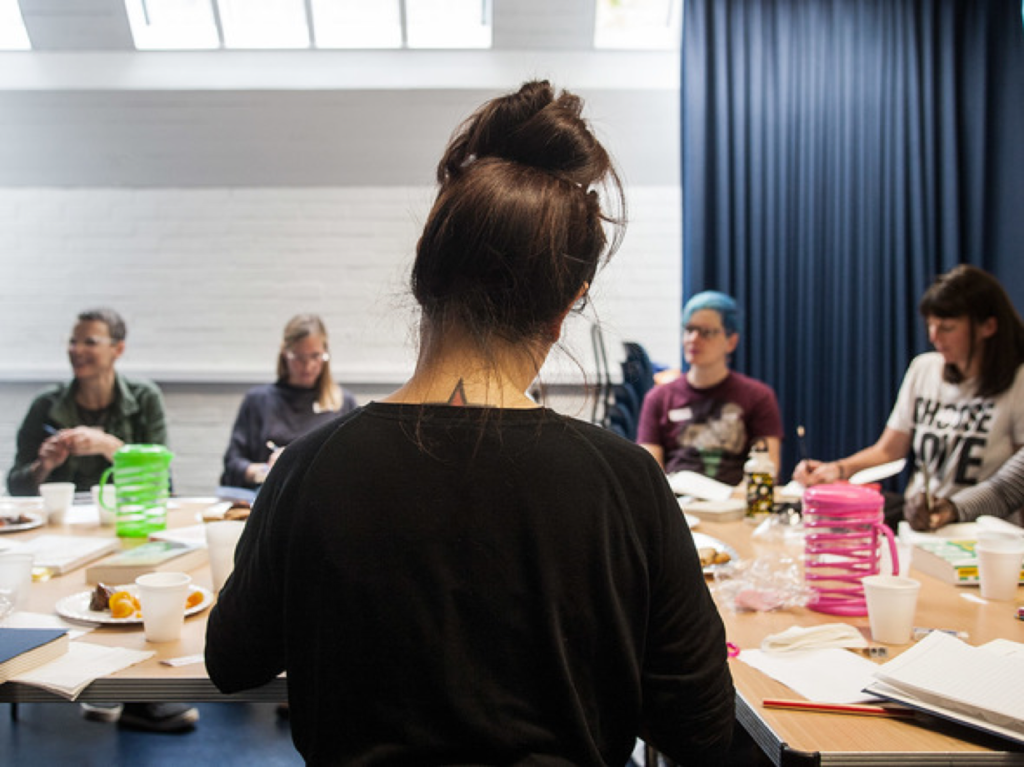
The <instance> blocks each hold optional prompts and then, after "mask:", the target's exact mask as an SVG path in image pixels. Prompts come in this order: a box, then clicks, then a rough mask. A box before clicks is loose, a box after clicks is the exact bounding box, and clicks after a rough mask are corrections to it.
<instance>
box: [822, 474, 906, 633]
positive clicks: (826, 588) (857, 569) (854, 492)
mask: <svg viewBox="0 0 1024 767" xmlns="http://www.w3.org/2000/svg"><path fill="white" fill-rule="evenodd" d="M803 503H804V509H803V522H804V530H805V542H806V546H805V549H804V552H805V555H806V560H805V562H804V579H805V580H806V581H807V585H808V586H809V587H810V588H811V590H812V592H813V594H814V595H813V596H812V597H811V601H810V602H809V603H808V605H807V606H808V607H809V608H811V609H812V610H816V611H818V612H820V613H830V614H832V615H867V613H868V609H867V605H866V603H865V602H864V586H863V585H862V584H861V578H863V577H865V576H867V575H875V574H877V573H878V560H879V556H878V555H879V550H878V546H879V542H880V536H881V535H884V536H885V537H886V538H887V539H888V541H889V552H890V554H891V555H892V562H893V575H898V574H899V557H898V556H897V554H896V541H895V539H894V538H893V534H892V530H890V529H889V527H888V525H886V524H885V522H884V521H883V519H884V517H883V516H882V507H883V506H884V505H885V499H884V498H882V494H881V493H879V492H878V491H876V490H872V489H871V488H867V487H861V486H859V485H850V484H846V483H837V484H832V485H816V486H814V487H811V488H808V490H807V491H806V492H805V493H804V502H803Z"/></svg>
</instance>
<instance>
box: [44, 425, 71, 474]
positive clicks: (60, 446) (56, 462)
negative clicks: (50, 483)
mask: <svg viewBox="0 0 1024 767" xmlns="http://www.w3.org/2000/svg"><path fill="white" fill-rule="evenodd" d="M62 434H63V432H60V433H58V434H54V435H53V436H52V437H48V438H46V439H45V440H43V443H42V444H41V445H40V446H39V453H38V454H37V455H36V462H37V463H38V464H39V470H40V471H41V472H42V473H43V474H44V475H49V474H50V472H51V471H53V470H54V469H56V468H57V467H58V466H63V465H64V462H65V461H66V460H67V459H68V456H69V455H71V449H70V447H69V446H68V445H67V444H66V443H65V441H64V439H63V437H62Z"/></svg>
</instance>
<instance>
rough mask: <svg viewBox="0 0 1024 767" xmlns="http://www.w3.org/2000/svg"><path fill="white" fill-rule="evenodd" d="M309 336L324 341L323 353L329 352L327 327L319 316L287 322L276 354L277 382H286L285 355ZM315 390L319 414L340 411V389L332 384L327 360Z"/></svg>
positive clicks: (311, 315)
mask: <svg viewBox="0 0 1024 767" xmlns="http://www.w3.org/2000/svg"><path fill="white" fill-rule="evenodd" d="M309 336H320V337H321V338H323V339H324V351H329V350H330V348H329V346H328V341H327V327H326V326H325V325H324V321H323V320H322V319H320V317H319V315H316V314H296V315H295V316H294V317H292V318H291V319H290V320H288V324H287V325H285V326H284V336H283V338H282V339H281V350H280V351H279V352H278V354H277V378H278V380H279V381H287V380H288V360H287V358H286V357H285V353H286V352H287V351H288V350H289V349H290V348H291V347H292V346H294V345H295V344H297V343H298V342H299V341H301V340H302V339H304V338H308V337H309ZM316 390H317V398H316V404H317V406H318V407H319V408H320V410H321V412H322V411H325V410H329V411H332V412H333V411H336V410H340V409H341V387H340V386H338V384H336V383H335V382H334V378H333V377H332V376H331V360H330V359H329V358H328V359H327V360H325V361H324V366H323V368H322V369H321V370H320V376H319V378H317V379H316Z"/></svg>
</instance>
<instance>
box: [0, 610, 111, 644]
mask: <svg viewBox="0 0 1024 767" xmlns="http://www.w3.org/2000/svg"><path fill="white" fill-rule="evenodd" d="M0 624H2V625H3V626H4V627H5V628H9V629H66V630H67V632H68V636H69V637H70V638H71V639H77V638H78V637H80V636H84V635H85V634H88V633H89V632H90V631H92V630H93V629H94V628H95V626H83V625H82V624H80V623H70V622H69V621H66V620H64V619H63V618H61V617H60V616H57V615H47V614H46V613H30V612H27V611H24V610H19V611H18V612H14V613H11V614H10V615H8V616H7V617H6V618H4V620H3V621H0Z"/></svg>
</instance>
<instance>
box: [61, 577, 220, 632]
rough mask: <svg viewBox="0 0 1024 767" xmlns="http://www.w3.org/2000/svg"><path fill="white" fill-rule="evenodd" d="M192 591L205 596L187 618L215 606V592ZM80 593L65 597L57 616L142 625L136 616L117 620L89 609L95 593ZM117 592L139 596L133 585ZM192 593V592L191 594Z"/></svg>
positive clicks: (103, 612) (187, 612) (119, 624)
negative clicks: (126, 592)
mask: <svg viewBox="0 0 1024 767" xmlns="http://www.w3.org/2000/svg"><path fill="white" fill-rule="evenodd" d="M191 589H192V591H199V592H201V593H202V595H203V601H202V602H200V603H199V604H197V605H195V606H194V607H190V608H188V609H187V610H185V617H188V616H189V615H195V614H196V613H201V612H202V611H203V610H205V609H206V608H207V607H209V606H210V605H212V604H213V592H212V591H210V590H209V589H204V588H203V587H202V586H192V587H191ZM94 590H95V589H93V590H90V591H80V592H78V593H77V594H72V595H71V596H67V597H64V598H63V599H61V600H60V601H58V602H57V606H56V610H57V615H59V616H60V617H61V618H67V619H68V620H73V621H85V622H86V623H102V624H103V625H106V626H131V625H134V624H141V623H142V618H136V617H135V616H134V615H133V616H131V617H129V618H115V617H113V616H112V615H111V614H110V613H109V612H108V611H106V610H104V611H102V612H99V611H96V610H90V609H89V602H90V601H91V600H92V592H93V591H94ZM114 590H115V591H122V590H123V591H128V592H130V593H132V594H135V595H136V596H138V591H137V587H136V586H135V585H134V584H132V585H130V586H115V587H114ZM189 593H191V592H189Z"/></svg>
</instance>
